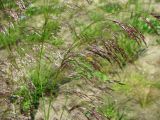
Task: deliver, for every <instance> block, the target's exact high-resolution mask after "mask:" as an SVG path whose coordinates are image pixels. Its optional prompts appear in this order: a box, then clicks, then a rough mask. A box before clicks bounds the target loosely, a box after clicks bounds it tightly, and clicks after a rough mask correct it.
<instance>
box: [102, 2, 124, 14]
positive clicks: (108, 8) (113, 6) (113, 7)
mask: <svg viewBox="0 0 160 120" xmlns="http://www.w3.org/2000/svg"><path fill="white" fill-rule="evenodd" d="M100 8H101V9H102V10H103V11H105V12H108V13H115V12H120V11H121V10H122V6H121V5H120V4H119V3H107V4H105V5H103V6H101V7H100Z"/></svg>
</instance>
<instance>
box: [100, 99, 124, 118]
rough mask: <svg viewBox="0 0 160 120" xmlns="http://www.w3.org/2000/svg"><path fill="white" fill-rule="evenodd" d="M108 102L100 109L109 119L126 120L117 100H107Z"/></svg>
mask: <svg viewBox="0 0 160 120" xmlns="http://www.w3.org/2000/svg"><path fill="white" fill-rule="evenodd" d="M105 102H106V103H105V104H104V105H102V106H101V107H99V108H98V111H99V112H100V113H101V114H102V115H104V116H105V117H106V118H107V119H109V120H124V119H125V116H124V114H123V113H121V112H120V111H119V108H118V107H117V104H116V101H112V100H107V101H105Z"/></svg>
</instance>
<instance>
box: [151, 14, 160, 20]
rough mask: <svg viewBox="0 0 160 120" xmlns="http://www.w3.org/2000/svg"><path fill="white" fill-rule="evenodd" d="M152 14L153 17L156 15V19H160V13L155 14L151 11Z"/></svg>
mask: <svg viewBox="0 0 160 120" xmlns="http://www.w3.org/2000/svg"><path fill="white" fill-rule="evenodd" d="M151 15H152V16H153V17H155V18H156V19H158V20H160V15H156V14H154V13H151Z"/></svg>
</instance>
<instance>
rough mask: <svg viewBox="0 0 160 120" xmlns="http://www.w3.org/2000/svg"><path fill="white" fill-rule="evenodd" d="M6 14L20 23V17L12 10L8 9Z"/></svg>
mask: <svg viewBox="0 0 160 120" xmlns="http://www.w3.org/2000/svg"><path fill="white" fill-rule="evenodd" d="M5 12H6V13H7V14H8V15H9V16H10V17H12V18H13V19H14V20H15V21H18V19H19V15H18V13H17V12H16V11H15V10H11V9H6V10H5Z"/></svg>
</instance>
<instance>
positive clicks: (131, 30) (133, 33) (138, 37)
mask: <svg viewBox="0 0 160 120" xmlns="http://www.w3.org/2000/svg"><path fill="white" fill-rule="evenodd" d="M113 22H114V23H116V24H117V25H119V26H120V27H121V28H122V29H123V30H124V31H125V32H126V33H127V34H128V36H129V37H130V38H132V39H134V40H135V41H136V42H137V43H138V45H141V44H142V42H143V43H144V44H145V45H146V46H147V43H146V42H145V38H144V36H143V34H142V33H141V32H139V31H138V30H137V29H136V28H135V27H133V26H130V25H126V24H124V23H121V22H119V21H113Z"/></svg>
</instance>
